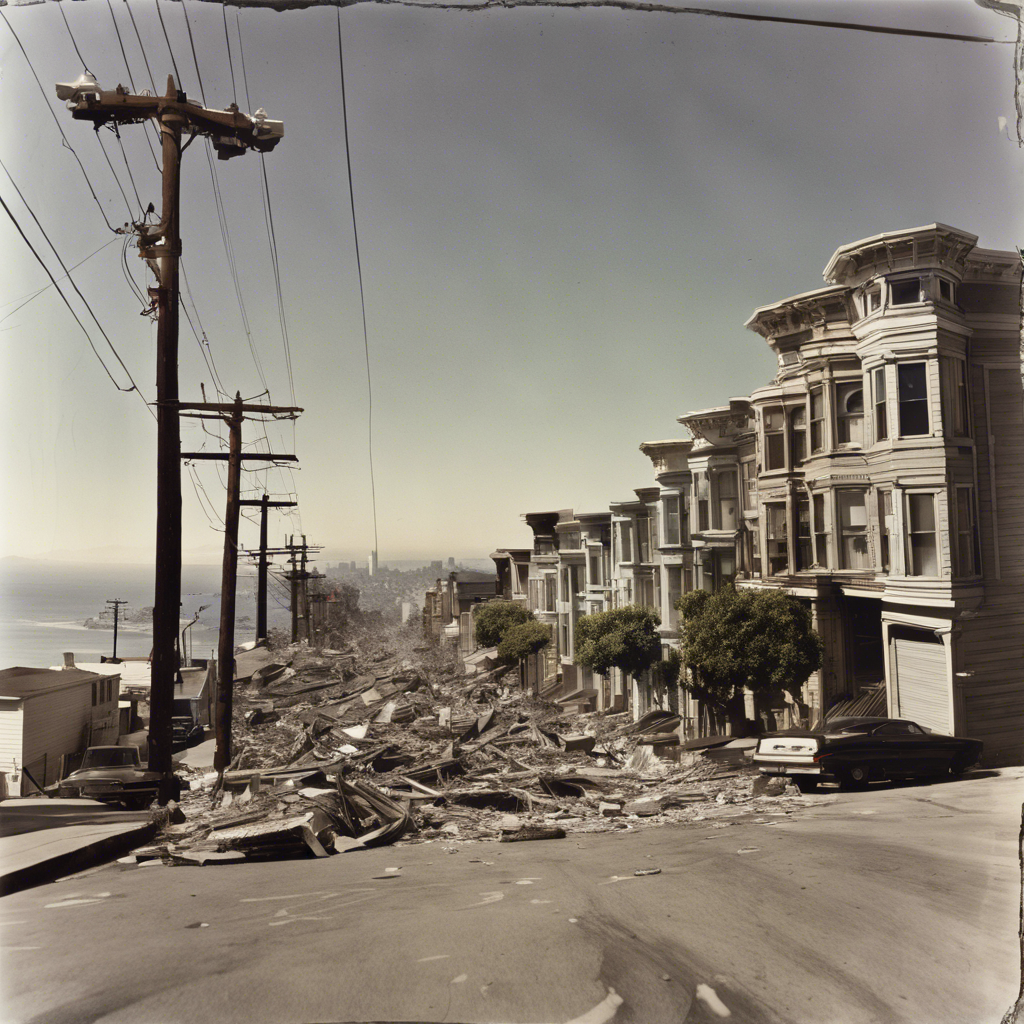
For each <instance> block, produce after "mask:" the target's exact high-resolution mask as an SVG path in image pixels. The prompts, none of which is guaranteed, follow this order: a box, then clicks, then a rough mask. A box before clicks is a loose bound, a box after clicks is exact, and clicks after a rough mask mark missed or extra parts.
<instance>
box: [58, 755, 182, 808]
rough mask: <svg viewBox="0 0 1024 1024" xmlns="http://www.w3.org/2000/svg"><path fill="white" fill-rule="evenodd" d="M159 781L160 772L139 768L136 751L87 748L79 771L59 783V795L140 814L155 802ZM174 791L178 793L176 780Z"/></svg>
mask: <svg viewBox="0 0 1024 1024" xmlns="http://www.w3.org/2000/svg"><path fill="white" fill-rule="evenodd" d="M161 778H162V776H161V775H160V773H159V772H151V771H147V770H146V769H145V768H143V767H142V764H141V761H140V759H139V750H138V747H118V746H113V747H89V749H88V750H86V752H85V757H84V758H83V759H82V766H81V768H79V769H78V770H77V771H74V772H72V773H71V774H70V775H69V776H68V777H67V778H66V779H62V780H61V782H60V787H59V789H58V795H60V796H62V797H89V798H91V799H93V800H101V801H102V802H103V803H119V804H124V806H125V807H127V808H128V810H139V809H142V808H145V807H148V806H149V805H150V804H151V803H152V802H153V801H154V800H155V799H156V797H157V794H158V793H159V790H160V780H161ZM175 787H176V788H177V789H178V790H179V792H180V782H179V781H178V780H177V777H175Z"/></svg>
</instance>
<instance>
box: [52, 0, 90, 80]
mask: <svg viewBox="0 0 1024 1024" xmlns="http://www.w3.org/2000/svg"><path fill="white" fill-rule="evenodd" d="M59 10H60V16H61V17H62V18H63V19H64V25H65V27H66V28H67V30H68V35H69V36H71V45H72V46H73V47H74V48H75V53H77V54H78V60H79V61H80V62H81V65H82V69H83V70H84V71H89V65H88V64H86V63H85V58H84V57H83V56H82V51H81V50H79V48H78V43H76V42H75V37H74V34H73V33H72V31H71V26H70V25H69V24H68V16H67V15H66V14H65V13H64V8H63V7H61V8H59ZM90 74H91V72H90Z"/></svg>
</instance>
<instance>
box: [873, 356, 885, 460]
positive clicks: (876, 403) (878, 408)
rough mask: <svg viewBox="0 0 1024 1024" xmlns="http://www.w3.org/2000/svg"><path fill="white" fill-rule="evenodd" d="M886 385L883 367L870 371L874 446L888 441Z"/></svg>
mask: <svg viewBox="0 0 1024 1024" xmlns="http://www.w3.org/2000/svg"><path fill="white" fill-rule="evenodd" d="M888 394H889V392H888V385H887V383H886V379H885V367H884V366H876V367H875V369H873V370H872V371H871V407H872V409H873V411H874V420H875V422H874V437H875V444H878V442H879V441H888V440H889V406H888V401H887V398H888Z"/></svg>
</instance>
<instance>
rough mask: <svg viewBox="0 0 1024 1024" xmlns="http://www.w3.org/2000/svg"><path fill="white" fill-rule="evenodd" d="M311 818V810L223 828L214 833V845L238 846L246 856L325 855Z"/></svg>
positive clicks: (230, 848)
mask: <svg viewBox="0 0 1024 1024" xmlns="http://www.w3.org/2000/svg"><path fill="white" fill-rule="evenodd" d="M312 818H313V815H312V813H310V814H304V815H302V816H301V817H296V818H284V819H273V818H272V819H268V820H267V821H260V822H256V823H255V824H252V825H239V826H236V827H234V828H226V829H223V830H222V831H219V832H218V833H217V837H216V838H217V847H218V849H220V850H241V851H242V852H243V853H244V854H245V855H246V856H247V857H266V858H275V857H289V856H295V855H296V854H302V853H309V852H310V851H311V852H312V853H313V854H314V856H316V857H326V856H327V851H326V850H325V849H324V848H323V846H321V845H320V841H319V840H318V839H317V837H316V836H315V835H314V834H313V829H312V828H311V827H310V824H309V823H310V821H311V820H312Z"/></svg>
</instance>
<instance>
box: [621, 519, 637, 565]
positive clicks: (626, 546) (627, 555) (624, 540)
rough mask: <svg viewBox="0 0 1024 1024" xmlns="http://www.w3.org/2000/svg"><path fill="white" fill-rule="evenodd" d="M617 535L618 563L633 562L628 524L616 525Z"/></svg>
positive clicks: (631, 539)
mask: <svg viewBox="0 0 1024 1024" xmlns="http://www.w3.org/2000/svg"><path fill="white" fill-rule="evenodd" d="M617 526H618V534H619V561H620V562H632V561H633V537H632V534H631V533H630V529H629V523H618V524H617Z"/></svg>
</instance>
